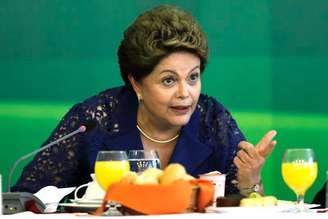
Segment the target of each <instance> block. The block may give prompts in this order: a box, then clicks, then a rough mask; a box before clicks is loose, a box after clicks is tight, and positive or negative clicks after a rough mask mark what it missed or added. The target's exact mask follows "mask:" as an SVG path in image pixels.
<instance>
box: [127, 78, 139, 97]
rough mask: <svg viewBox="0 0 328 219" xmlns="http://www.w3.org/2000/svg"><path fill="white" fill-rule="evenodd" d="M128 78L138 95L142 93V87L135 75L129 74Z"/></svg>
mask: <svg viewBox="0 0 328 219" xmlns="http://www.w3.org/2000/svg"><path fill="white" fill-rule="evenodd" d="M128 79H129V81H130V83H131V85H132V88H133V90H134V92H135V93H136V94H137V95H138V94H141V89H140V87H141V86H140V84H139V83H138V82H137V81H136V80H135V79H134V77H133V76H132V74H129V75H128Z"/></svg>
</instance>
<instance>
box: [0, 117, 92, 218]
mask: <svg viewBox="0 0 328 219" xmlns="http://www.w3.org/2000/svg"><path fill="white" fill-rule="evenodd" d="M95 126H96V123H95V122H94V121H89V122H87V124H86V125H82V126H80V127H79V128H78V129H77V130H75V131H73V132H71V133H69V134H67V135H65V136H63V137H61V138H59V139H57V140H55V141H53V142H50V143H49V144H46V145H45V146H43V147H41V148H39V149H37V150H34V151H32V152H30V153H28V154H26V155H24V156H22V157H20V158H19V159H18V160H16V161H15V163H14V164H13V166H12V167H11V168H10V171H9V175H8V178H7V183H8V185H7V187H8V192H6V193H3V203H2V206H0V207H2V208H3V213H4V214H14V213H18V212H22V211H26V209H28V208H30V207H31V206H32V209H33V210H35V211H36V212H43V210H44V209H45V205H44V204H43V203H42V202H41V200H40V199H38V198H37V197H36V196H34V195H33V194H31V193H29V192H11V191H10V190H11V189H10V187H11V178H12V175H13V173H14V171H15V169H16V167H17V165H18V164H19V163H20V162H21V161H23V160H25V159H27V158H29V157H31V156H33V155H34V154H37V153H39V152H41V151H44V150H46V149H48V148H50V147H51V146H53V145H55V144H58V143H59V142H61V141H63V140H65V139H67V138H69V137H72V136H73V135H76V134H78V133H82V132H86V131H90V130H91V129H93V128H94V127H95ZM31 204H32V205H31Z"/></svg>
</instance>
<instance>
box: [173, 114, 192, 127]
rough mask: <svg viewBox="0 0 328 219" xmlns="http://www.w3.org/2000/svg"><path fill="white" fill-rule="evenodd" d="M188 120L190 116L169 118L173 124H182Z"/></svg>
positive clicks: (185, 123)
mask: <svg viewBox="0 0 328 219" xmlns="http://www.w3.org/2000/svg"><path fill="white" fill-rule="evenodd" d="M189 120H190V116H188V117H184V118H177V119H174V120H171V121H170V123H171V124H172V125H173V126H184V125H187V124H188V122H189Z"/></svg>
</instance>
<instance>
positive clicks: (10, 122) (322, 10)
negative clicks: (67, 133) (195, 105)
mask: <svg viewBox="0 0 328 219" xmlns="http://www.w3.org/2000/svg"><path fill="white" fill-rule="evenodd" d="M165 2H166V3H174V4H176V5H178V6H180V7H182V8H185V9H187V10H189V11H191V12H192V14H193V15H194V16H195V17H196V18H197V19H198V20H199V22H200V24H201V25H202V26H203V29H204V30H205V32H206V33H207V35H208V38H209V45H210V58H209V64H208V68H207V69H206V71H205V74H204V75H203V92H204V93H207V94H209V95H212V96H215V97H216V98H217V99H219V100H220V101H221V102H222V103H223V104H225V105H226V106H227V107H228V108H229V109H230V111H231V112H232V114H233V115H234V116H235V118H236V120H237V122H238V123H239V125H240V127H241V129H242V130H243V131H244V133H245V134H246V136H247V137H248V138H249V140H250V141H252V142H254V143H255V142H257V141H258V140H259V138H260V137H261V136H262V135H263V134H264V133H265V132H266V131H267V130H269V129H271V128H275V129H277V130H278V136H277V141H278V145H277V148H276V149H275V151H274V152H273V154H272V156H271V157H270V158H269V159H268V160H267V162H266V165H265V168H264V174H263V180H264V183H265V187H266V193H267V194H273V195H276V196H278V197H279V198H280V199H293V198H294V196H293V194H292V193H291V192H290V191H289V190H288V188H287V187H286V186H285V184H284V183H283V181H282V178H281V174H280V162H281V156H282V152H283V150H284V149H285V148H286V147H313V148H314V149H315V152H316V154H317V159H318V162H319V177H318V179H317V181H316V183H315V184H314V186H313V187H312V188H311V189H310V190H309V193H308V196H307V197H306V199H307V200H308V201H309V200H311V199H312V197H313V195H314V193H315V191H317V190H318V189H319V187H320V186H321V185H322V183H323V181H324V179H325V174H324V172H325V170H327V169H328V163H327V161H325V157H326V156H327V154H328V153H327V152H328V149H327V146H326V139H325V138H324V137H325V136H327V134H326V133H327V131H328V115H327V113H328V109H327V107H328V103H327V102H326V94H327V86H326V84H327V81H328V75H327V74H326V72H327V70H328V58H327V54H328V40H327V39H328V29H327V28H326V27H327V25H328V14H327V11H328V2H327V1H326V0H316V1H311V2H309V1H307V0H289V1H288V0H272V1H270V0H247V1H244V0H234V1H231V0H213V1H200V0H193V1H188V0H183V1H182V0H181V1H151V0H140V1H132V0H129V1H109V0H94V1H89V0H80V1H73V0H57V1H51V0H31V1H18V0H2V1H1V2H0V73H1V81H0V124H1V127H0V137H1V141H0V144H1V154H0V159H1V163H0V172H1V174H2V175H3V177H4V178H5V177H7V173H8V168H9V166H10V165H11V164H12V163H13V162H14V160H15V159H16V158H17V157H19V156H21V155H23V154H24V153H27V152H28V151H31V150H33V149H36V148H37V147H38V146H39V145H40V144H41V143H42V142H43V141H44V140H45V139H46V138H47V136H48V135H49V133H50V131H51V130H52V129H53V128H54V127H55V125H56V124H57V122H58V120H59V119H60V117H61V116H62V115H63V114H64V113H65V112H66V111H67V110H68V109H69V107H70V106H71V105H72V104H73V103H75V102H77V101H81V100H83V99H85V98H86V97H88V96H91V95H93V94H95V93H97V92H99V91H101V90H103V89H105V88H108V87H112V86H116V85H120V84H122V81H121V79H120V76H119V71H118V65H117V58H116V49H117V46H118V44H119V41H120V39H121V37H122V34H123V30H124V29H125V28H126V27H127V26H128V25H129V24H130V23H131V22H132V21H133V20H134V19H135V17H136V16H137V15H138V14H139V13H140V12H142V11H144V10H146V9H149V8H151V7H153V6H155V5H158V4H160V3H165ZM23 165H25V163H24V164H22V165H20V166H19V169H18V170H17V171H16V174H15V179H16V178H17V176H18V174H19V172H20V169H21V168H22V167H23ZM5 185H6V183H4V186H5Z"/></svg>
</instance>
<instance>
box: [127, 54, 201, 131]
mask: <svg viewBox="0 0 328 219" xmlns="http://www.w3.org/2000/svg"><path fill="white" fill-rule="evenodd" d="M132 84H133V87H134V89H135V91H136V92H137V93H138V94H140V95H141V98H142V102H141V104H140V105H139V111H140V117H141V118H140V119H141V120H142V121H143V122H151V123H153V124H156V125H160V126H163V127H170V126H183V125H185V124H187V123H188V121H189V119H190V117H191V115H192V113H193V112H194V110H195V108H196V105H197V102H198V98H199V95H200V90H201V81H200V59H199V58H198V56H196V55H194V54H192V53H188V52H174V53H172V54H170V55H169V56H167V57H165V58H163V59H162V60H161V61H160V62H159V64H158V65H156V66H155V68H154V70H153V71H152V72H151V73H150V74H149V75H148V76H147V77H145V78H144V79H143V80H142V81H141V82H139V83H138V82H134V83H132Z"/></svg>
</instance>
